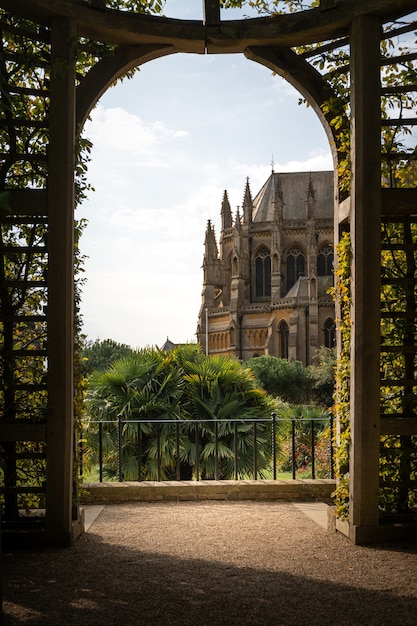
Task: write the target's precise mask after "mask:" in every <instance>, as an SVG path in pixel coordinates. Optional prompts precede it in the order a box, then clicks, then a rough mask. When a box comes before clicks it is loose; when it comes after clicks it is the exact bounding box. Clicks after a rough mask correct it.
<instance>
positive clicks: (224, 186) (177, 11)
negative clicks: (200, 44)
mask: <svg viewBox="0 0 417 626" xmlns="http://www.w3.org/2000/svg"><path fill="white" fill-rule="evenodd" d="M165 15H167V16H169V17H178V18H183V19H202V2H201V1H199V0H167V3H166V9H165ZM235 16H236V17H237V18H238V17H239V14H238V13H236V12H235V11H233V12H232V15H231V16H230V12H229V13H228V14H226V15H225V16H222V17H225V18H227V19H231V18H233V19H235ZM299 98H300V96H299V94H298V93H297V92H296V91H295V90H294V89H293V88H292V87H291V86H290V85H289V84H288V83H286V82H285V81H284V80H283V79H281V78H280V77H278V76H275V75H273V74H272V72H271V70H269V69H267V68H265V67H264V66H262V65H259V64H257V63H254V62H252V61H249V60H247V59H246V58H245V57H244V56H243V55H235V54H231V55H206V56H205V55H195V54H177V55H171V56H169V57H165V58H162V59H157V60H154V61H151V62H149V63H146V64H145V65H142V66H141V68H140V71H139V72H138V73H137V74H136V75H135V77H134V78H133V79H124V80H123V81H122V82H119V83H118V84H117V85H116V86H115V87H112V88H111V89H109V90H108V91H107V92H106V93H105V94H104V95H103V96H102V98H101V99H100V101H99V103H98V105H97V106H96V108H95V109H94V110H93V112H92V114H91V116H90V120H89V121H88V122H87V123H86V125H85V135H86V136H87V137H88V138H89V139H90V140H91V141H92V142H93V146H94V147H93V150H92V154H91V162H90V164H89V169H88V182H89V183H90V184H91V186H92V187H93V188H94V189H95V191H94V192H89V193H88V198H87V200H86V201H84V202H83V204H82V205H81V206H80V207H79V208H78V209H77V215H76V217H77V218H78V219H80V218H86V219H87V220H88V224H87V227H86V229H85V230H84V233H83V235H82V238H81V244H80V248H81V253H82V254H83V255H84V256H85V257H86V258H85V264H84V269H85V274H84V275H85V277H86V279H87V280H86V283H85V285H84V287H83V292H82V304H81V314H82V318H83V332H84V334H85V335H86V337H87V339H88V340H90V341H95V340H97V339H99V340H105V339H113V340H115V341H118V342H120V343H126V344H128V345H129V346H132V347H134V348H142V347H146V346H159V347H161V346H162V345H163V344H164V342H165V340H166V339H167V337H168V338H169V339H170V340H171V341H173V342H174V343H183V342H187V341H195V340H196V337H195V332H196V327H197V319H198V313H199V309H200V305H201V292H202V284H203V271H202V261H203V254H204V235H205V230H206V225H207V220H209V219H210V220H211V222H212V224H214V226H215V229H216V234H217V238H218V237H219V233H220V207H221V202H222V198H223V193H224V190H227V192H228V196H229V200H230V204H231V206H232V211H233V213H235V211H236V207H237V206H241V204H242V199H243V194H244V189H245V185H246V179H247V178H249V184H250V188H251V191H252V195H253V196H255V195H256V193H257V192H258V190H259V189H260V188H261V186H262V185H263V183H264V182H265V181H266V180H267V178H268V176H269V175H270V173H271V169H272V165H273V167H274V171H275V172H289V171H315V170H330V169H332V160H331V155H330V148H329V144H328V141H327V138H326V135H325V132H324V129H323V127H322V126H321V124H320V122H319V120H318V118H317V116H316V114H315V113H314V111H313V110H312V109H311V108H307V107H306V106H305V105H299V104H298V101H299Z"/></svg>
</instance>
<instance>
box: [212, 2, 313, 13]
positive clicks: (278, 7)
mask: <svg viewBox="0 0 417 626" xmlns="http://www.w3.org/2000/svg"><path fill="white" fill-rule="evenodd" d="M319 4H320V0H223V2H221V6H223V7H224V8H226V9H236V8H239V9H240V8H243V7H250V8H251V9H256V10H257V12H258V13H260V14H266V15H280V14H284V13H295V12H296V11H305V10H306V9H313V8H315V7H318V6H319Z"/></svg>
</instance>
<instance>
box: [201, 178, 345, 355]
mask: <svg viewBox="0 0 417 626" xmlns="http://www.w3.org/2000/svg"><path fill="white" fill-rule="evenodd" d="M333 202H334V198H333V172H297V173H284V174H278V173H276V172H274V171H272V173H271V175H270V177H269V178H268V180H267V181H266V183H265V184H264V185H263V187H262V189H261V190H260V191H259V193H258V194H257V195H256V196H255V198H252V194H251V190H250V186H249V180H248V181H247V182H246V188H245V192H244V198H243V204H242V209H241V210H240V209H239V208H238V209H237V212H236V216H235V218H234V219H233V216H232V211H231V208H230V204H229V199H228V195H227V191H225V192H224V196H223V202H222V207H221V233H220V241H219V247H218V246H217V240H216V234H215V232H214V227H213V226H212V224H211V222H210V220H209V221H208V224H207V230H206V236H205V250H204V260H203V271H204V283H203V292H202V304H201V309H200V313H199V318H198V327H197V339H198V342H199V343H200V345H201V346H202V349H203V351H204V352H205V353H206V354H210V355H218V354H224V355H230V356H234V357H236V358H238V359H240V360H242V361H246V360H248V359H250V358H252V357H254V356H261V355H271V356H276V357H279V358H284V359H289V360H298V361H301V362H302V363H303V364H304V365H305V366H306V365H309V364H311V363H312V362H313V360H314V358H315V356H316V355H317V351H318V348H319V347H320V346H322V345H324V346H327V347H332V346H333V345H334V342H335V321H334V320H335V308H334V303H333V300H332V296H331V295H330V293H329V289H330V288H331V287H332V286H333Z"/></svg>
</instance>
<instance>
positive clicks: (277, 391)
mask: <svg viewBox="0 0 417 626" xmlns="http://www.w3.org/2000/svg"><path fill="white" fill-rule="evenodd" d="M245 366H246V367H247V368H249V369H251V370H252V372H253V373H254V375H255V376H256V378H257V380H258V381H259V383H260V384H261V386H262V388H263V389H265V391H266V392H267V393H269V394H271V395H273V396H278V397H279V398H281V399H282V400H284V401H285V402H290V403H292V404H301V403H303V402H304V401H305V400H306V399H307V398H308V385H309V379H308V375H307V371H306V369H305V368H304V367H303V364H302V363H301V361H287V359H278V358H276V357H274V356H260V357H254V358H252V359H249V361H246V363H245Z"/></svg>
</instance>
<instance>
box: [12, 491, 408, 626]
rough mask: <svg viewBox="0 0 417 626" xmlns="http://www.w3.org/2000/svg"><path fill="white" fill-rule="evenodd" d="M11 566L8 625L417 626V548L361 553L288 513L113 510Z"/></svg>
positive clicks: (265, 508)
mask: <svg viewBox="0 0 417 626" xmlns="http://www.w3.org/2000/svg"><path fill="white" fill-rule="evenodd" d="M2 567H3V579H4V580H3V584H4V591H3V595H4V609H5V612H6V617H5V624H6V625H9V624H30V625H32V624H39V625H41V624H42V625H49V624H50V625H54V626H55V625H59V624H65V625H74V626H75V625H77V626H78V625H83V624H89V625H90V626H96V625H97V626H98V625H100V626H110V625H111V626H113V625H117V624H123V625H124V626H134V625H141V626H154V625H163V626H168V625H178V626H204V625H209V624H210V625H212V626H217V625H219V626H221V625H226V624H227V625H228V626H231V625H246V624H247V625H249V624H250V625H253V626H258V625H263V624H268V625H271V626H272V625H274V626H280V625H281V624H282V625H285V626H292V625H294V626H295V625H297V626H315V625H320V626H326V625H338V626H340V625H343V626H344V625H346V626H348V625H364V626H365V625H366V626H371V625H374V624H375V625H378V626H383V625H386V626H388V625H392V626H407V625H410V626H411V625H412V626H415V625H416V624H417V548H416V546H414V547H410V546H384V547H381V546H376V547H372V548H368V547H358V546H353V545H352V544H351V543H350V542H349V541H348V540H347V539H346V538H345V537H344V536H342V535H340V534H339V533H335V534H333V533H330V532H328V531H326V530H324V529H323V528H321V527H320V526H318V525H317V524H315V522H314V521H312V520H311V519H309V518H308V517H307V516H306V515H304V514H303V513H302V512H301V511H299V510H298V509H297V508H296V507H295V506H293V505H292V504H290V503H287V504H283V503H279V504H277V503H267V502H265V503H255V502H244V503H239V502H200V503H195V502H182V503H174V502H173V503H149V504H148V503H147V504H143V503H132V504H125V505H112V506H106V507H105V509H104V510H103V512H102V513H101V514H100V515H99V517H98V518H97V520H96V521H95V522H94V524H93V525H92V526H91V528H90V530H89V532H88V533H86V534H85V535H84V536H83V537H81V539H79V540H78V541H77V543H76V544H75V546H74V547H73V548H71V549H50V550H46V551H39V552H36V551H22V552H18V553H13V554H5V555H4V556H3V560H2Z"/></svg>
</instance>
